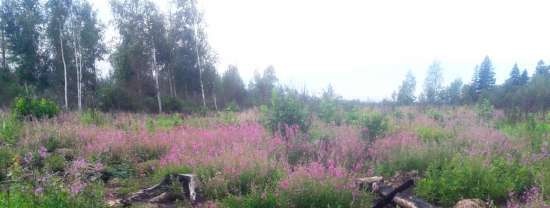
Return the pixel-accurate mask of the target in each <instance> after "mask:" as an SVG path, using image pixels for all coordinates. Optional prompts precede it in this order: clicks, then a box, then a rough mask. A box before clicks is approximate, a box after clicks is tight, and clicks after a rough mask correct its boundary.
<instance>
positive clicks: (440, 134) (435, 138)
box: [416, 127, 452, 143]
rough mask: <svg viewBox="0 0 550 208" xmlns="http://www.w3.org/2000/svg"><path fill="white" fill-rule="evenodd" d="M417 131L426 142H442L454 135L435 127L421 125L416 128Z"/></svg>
mask: <svg viewBox="0 0 550 208" xmlns="http://www.w3.org/2000/svg"><path fill="white" fill-rule="evenodd" d="M416 133H417V134H418V137H419V138H420V139H421V140H422V141H423V142H425V143H431V142H434V143H440V142H442V141H445V140H447V139H449V138H451V137H452V135H451V134H450V133H448V132H446V131H444V130H443V129H440V128H435V127H419V128H417V129H416Z"/></svg>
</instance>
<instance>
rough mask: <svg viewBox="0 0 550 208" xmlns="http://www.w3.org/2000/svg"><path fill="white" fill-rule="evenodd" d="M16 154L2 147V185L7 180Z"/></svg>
mask: <svg viewBox="0 0 550 208" xmlns="http://www.w3.org/2000/svg"><path fill="white" fill-rule="evenodd" d="M13 156H14V153H13V152H12V150H11V149H10V148H7V147H0V183H2V181H4V180H6V179H7V176H8V168H9V167H10V166H11V164H12V162H13Z"/></svg>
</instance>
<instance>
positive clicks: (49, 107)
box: [12, 97, 59, 119]
mask: <svg viewBox="0 0 550 208" xmlns="http://www.w3.org/2000/svg"><path fill="white" fill-rule="evenodd" d="M12 111H13V112H14V114H15V115H17V116H19V117H31V118H38V119H40V118H53V117H54V116H56V115H57V114H58V113H59V107H58V106H57V104H55V102H53V101H51V100H47V99H45V98H41V99H33V98H29V97H18V98H16V99H15V102H14V105H13V107H12Z"/></svg>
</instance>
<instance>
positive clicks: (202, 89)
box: [195, 17, 206, 109]
mask: <svg viewBox="0 0 550 208" xmlns="http://www.w3.org/2000/svg"><path fill="white" fill-rule="evenodd" d="M199 40H200V39H199V21H198V17H196V19H195V52H196V53H197V66H198V68H199V81H200V84H201V95H202V106H203V107H204V109H206V97H205V96H204V84H203V82H202V68H201V58H200V53H199Z"/></svg>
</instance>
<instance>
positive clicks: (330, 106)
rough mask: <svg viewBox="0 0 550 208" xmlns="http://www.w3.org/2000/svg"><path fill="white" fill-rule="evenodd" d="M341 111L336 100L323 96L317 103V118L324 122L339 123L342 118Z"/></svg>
mask: <svg viewBox="0 0 550 208" xmlns="http://www.w3.org/2000/svg"><path fill="white" fill-rule="evenodd" d="M343 117H344V116H343V111H342V110H341V109H340V108H339V106H338V103H337V101H336V100H332V99H328V98H325V99H323V100H321V103H320V105H319V118H320V119H321V120H322V121H324V122H325V123H334V124H336V125H340V124H341V123H342V121H343V120H344V118H343Z"/></svg>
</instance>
